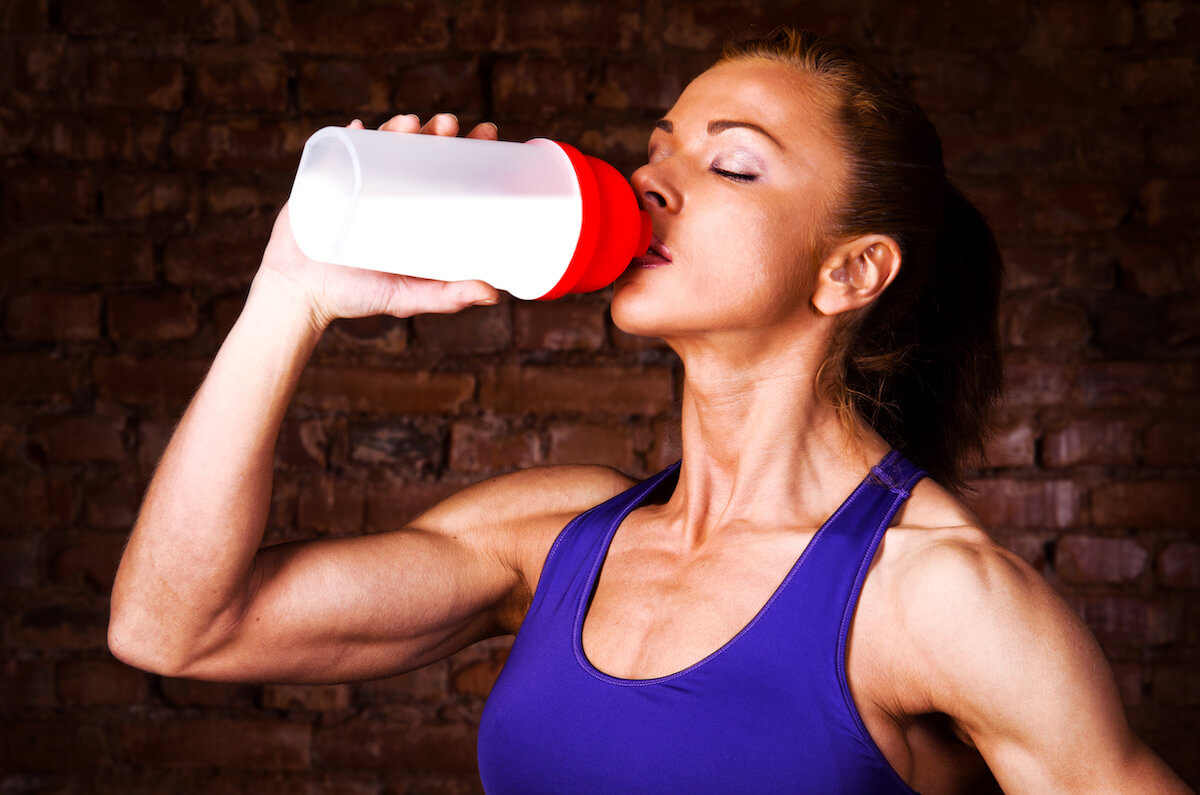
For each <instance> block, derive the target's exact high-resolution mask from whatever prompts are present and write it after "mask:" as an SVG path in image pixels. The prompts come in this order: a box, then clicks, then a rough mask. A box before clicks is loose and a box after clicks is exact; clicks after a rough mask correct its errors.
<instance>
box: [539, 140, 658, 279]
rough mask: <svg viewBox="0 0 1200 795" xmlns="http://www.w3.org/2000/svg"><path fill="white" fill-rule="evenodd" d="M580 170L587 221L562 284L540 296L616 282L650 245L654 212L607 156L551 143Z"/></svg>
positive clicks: (582, 225) (584, 218)
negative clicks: (640, 201)
mask: <svg viewBox="0 0 1200 795" xmlns="http://www.w3.org/2000/svg"><path fill="white" fill-rule="evenodd" d="M551 143H553V144H554V145H556V146H558V147H559V148H561V149H562V150H563V152H565V153H566V155H567V157H568V158H570V160H571V165H572V166H573V167H574V168H575V176H576V177H577V178H578V181H579V191H580V194H581V196H582V200H583V221H582V222H581V224H580V228H579V242H578V243H576V244H575V254H574V256H572V257H571V262H570V264H569V265H568V266H567V269H566V271H564V272H563V275H562V278H560V279H559V280H558V284H556V285H554V287H553V288H551V290H550V291H549V292H548V293H546V294H545V295H543V296H541V297H540V298H538V299H537V300H539V301H549V300H550V299H553V298H559V297H561V296H563V295H566V294H567V293H587V292H591V291H593V290H599V289H600V288H602V287H607V286H608V285H610V284H612V283H613V282H614V281H616V278H617V277H618V276H620V275H621V273H622V272H624V270H625V268H626V267H627V266H628V265H629V262H630V260H632V259H633V258H634V257H638V256H641V255H642V254H645V253H646V249H648V248H649V247H650V235H651V230H650V214H649V213H647V212H646V211H645V210H643V209H641V208H640V207H639V206H638V201H637V196H636V195H634V192H633V187H632V186H631V185H630V184H629V183H628V182H626V180H625V178H624V177H622V176H621V173H620V172H619V171H617V170H616V169H615V168H613V167H612V166H610V165H609V164H608V163H605V162H604V161H603V160H601V159H599V158H596V157H592V156H591V155H585V154H583V153H582V152H580V151H579V150H578V149H576V148H575V147H573V146H571V145H569V144H564V143H560V142H558V141H551Z"/></svg>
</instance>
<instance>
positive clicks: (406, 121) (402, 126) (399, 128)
mask: <svg viewBox="0 0 1200 795" xmlns="http://www.w3.org/2000/svg"><path fill="white" fill-rule="evenodd" d="M379 129H381V130H387V131H389V132H403V133H415V132H420V130H421V120H420V119H419V118H417V116H416V115H415V114H412V113H402V114H400V115H398V116H393V117H392V118H390V119H388V120H387V121H385V122H384V123H383V124H381V125H379Z"/></svg>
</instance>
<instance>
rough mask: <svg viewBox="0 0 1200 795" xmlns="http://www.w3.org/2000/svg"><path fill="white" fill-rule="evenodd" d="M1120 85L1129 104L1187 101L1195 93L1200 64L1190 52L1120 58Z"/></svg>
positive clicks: (1160, 103)
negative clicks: (1187, 53)
mask: <svg viewBox="0 0 1200 795" xmlns="http://www.w3.org/2000/svg"><path fill="white" fill-rule="evenodd" d="M1118 63H1119V66H1118V67H1117V71H1116V75H1117V86H1118V88H1119V90H1120V96H1121V100H1122V101H1123V102H1125V103H1127V104H1130V105H1185V106H1186V105H1188V104H1190V103H1191V100H1192V98H1193V97H1194V96H1195V93H1196V86H1197V82H1198V80H1197V78H1198V77H1200V67H1198V66H1197V64H1196V59H1195V58H1194V57H1192V56H1188V55H1161V56H1157V57H1150V58H1147V59H1146V60H1143V61H1124V62H1118Z"/></svg>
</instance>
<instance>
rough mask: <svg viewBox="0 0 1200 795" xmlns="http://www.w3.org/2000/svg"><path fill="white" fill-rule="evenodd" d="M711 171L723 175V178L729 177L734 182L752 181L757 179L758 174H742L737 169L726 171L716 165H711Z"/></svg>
mask: <svg viewBox="0 0 1200 795" xmlns="http://www.w3.org/2000/svg"><path fill="white" fill-rule="evenodd" d="M712 171H713V173H714V174H718V175H720V176H722V177H725V179H731V180H733V181H735V182H753V181H754V180H756V179H758V176H757V175H755V174H743V173H741V172H739V171H726V170H725V169H723V168H717V167H716V166H713V167H712Z"/></svg>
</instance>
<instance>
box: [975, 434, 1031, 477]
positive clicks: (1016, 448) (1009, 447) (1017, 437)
mask: <svg viewBox="0 0 1200 795" xmlns="http://www.w3.org/2000/svg"><path fill="white" fill-rule="evenodd" d="M1033 451H1034V434H1033V429H1032V428H1031V427H1029V425H1028V424H1025V423H1016V424H1010V425H1005V426H1002V427H999V428H997V429H996V430H994V431H993V432H992V435H991V436H990V437H989V438H988V441H987V448H986V449H985V450H984V459H985V464H986V466H989V467H1027V466H1032V465H1033Z"/></svg>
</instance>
